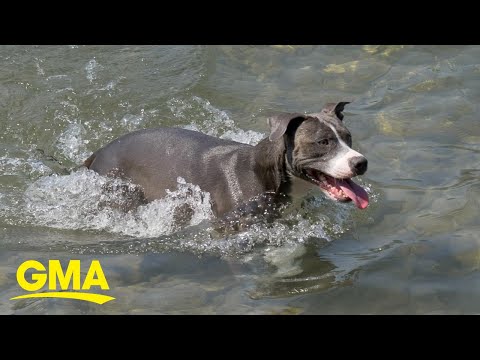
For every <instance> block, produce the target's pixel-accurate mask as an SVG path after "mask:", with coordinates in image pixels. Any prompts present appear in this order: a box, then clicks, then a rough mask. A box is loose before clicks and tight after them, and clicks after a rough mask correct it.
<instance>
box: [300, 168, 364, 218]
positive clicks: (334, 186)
mask: <svg viewBox="0 0 480 360" xmlns="http://www.w3.org/2000/svg"><path fill="white" fill-rule="evenodd" d="M305 175H306V177H307V178H308V179H309V180H310V181H311V182H313V183H314V184H315V185H318V186H319V187H320V189H322V190H323V191H324V192H325V193H326V194H327V195H329V196H330V197H331V198H332V199H334V200H337V201H353V202H354V203H355V205H356V206H357V207H358V208H359V209H365V208H366V207H367V206H368V194H367V192H366V191H365V189H363V188H362V187H361V186H360V185H358V184H356V183H354V182H353V181H352V179H336V178H334V177H332V176H329V175H326V174H324V173H322V172H320V171H317V170H313V169H308V170H306V171H305Z"/></svg>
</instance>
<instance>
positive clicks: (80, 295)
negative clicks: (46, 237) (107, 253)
mask: <svg viewBox="0 0 480 360" xmlns="http://www.w3.org/2000/svg"><path fill="white" fill-rule="evenodd" d="M29 269H34V270H36V272H34V273H33V274H32V275H31V279H29V280H27V279H26V278H25V275H26V274H25V273H26V272H27V270H29ZM47 280H48V290H50V291H48V292H39V293H34V294H27V295H20V296H16V297H13V298H11V299H10V300H17V299H26V298H46V297H49V298H53V297H55V298H63V299H76V300H85V301H91V302H94V303H97V304H104V303H106V302H107V301H111V300H114V299H115V298H114V297H111V296H107V295H102V294H93V293H87V292H79V291H78V290H90V288H91V287H92V286H98V287H100V289H102V290H110V287H109V286H108V282H107V279H106V277H105V274H104V273H103V269H102V266H101V265H100V261H98V260H93V261H92V262H91V264H90V267H89V268H88V271H87V275H86V276H85V279H84V280H83V284H82V283H81V271H80V260H70V261H69V263H68V266H67V269H66V271H63V269H62V265H61V264H60V260H49V261H48V271H47V269H46V268H45V266H44V265H43V264H42V263H41V262H39V261H36V260H27V261H25V262H24V263H22V264H21V265H20V266H19V267H18V269H17V282H18V285H20V287H21V288H22V289H24V290H26V291H38V290H40V289H42V288H43V287H44V286H45V285H46V284H47ZM57 284H58V285H59V289H60V290H63V291H61V292H58V291H55V290H57ZM70 284H71V285H72V288H71V290H76V291H66V290H69V286H70Z"/></svg>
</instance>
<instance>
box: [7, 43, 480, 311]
mask: <svg viewBox="0 0 480 360" xmlns="http://www.w3.org/2000/svg"><path fill="white" fill-rule="evenodd" d="M479 56H480V47H479V46H398V45H396V46H76V45H71V46H2V47H0V59H1V60H2V67H1V69H0V151H1V152H0V313H1V314H149V313H154V314H332V313H333V314H392V313H393V314H457V313H460V314H465V313H468V314H469V313H479V312H480V305H479V304H480V301H478V300H479V299H480V289H479V288H477V287H476V284H477V283H478V281H479V280H480V276H479V272H478V270H479V268H480V238H479V235H478V233H479V232H478V230H479V228H480V226H479V222H478V212H479V206H480V200H479V199H480V170H479V160H478V155H479V152H480V145H479V144H480V130H479V129H480V128H479V127H478V120H477V116H476V113H477V112H476V110H478V105H477V103H478V98H479V97H480V87H479V86H478V83H479V80H480V65H479V64H478V58H479ZM333 101H335V102H336V101H352V103H351V104H349V105H348V106H347V108H346V110H345V112H344V113H345V120H344V121H345V123H346V124H347V126H348V128H349V129H350V131H351V132H352V134H353V147H354V148H355V149H356V150H358V151H360V152H362V153H363V154H364V155H365V156H366V157H367V158H368V160H369V170H368V172H367V173H366V174H365V175H364V176H362V177H361V179H359V180H358V182H359V183H361V184H362V185H363V186H364V187H366V188H367V191H368V193H369V195H370V198H371V201H370V206H369V207H368V208H367V209H366V210H363V211H360V210H358V209H356V208H355V207H354V206H353V205H352V204H338V203H333V202H332V201H330V200H327V199H326V198H324V196H323V195H322V194H321V193H320V192H317V191H313V192H310V193H308V194H306V195H305V197H303V198H301V199H297V201H296V203H295V204H294V205H293V206H292V207H291V208H289V209H287V210H286V211H285V214H284V216H283V218H282V219H280V220H278V221H276V222H274V223H273V224H271V225H268V224H258V225H255V227H254V228H251V229H249V230H247V231H245V232H241V233H233V234H228V235H225V236H223V235H219V234H218V233H217V232H215V231H213V230H212V229H211V226H210V225H211V219H212V213H211V210H210V208H209V206H208V197H209V194H208V193H204V192H202V190H201V189H199V188H198V187H197V186H195V184H188V183H186V182H185V181H184V180H183V179H181V178H179V179H178V187H177V189H176V190H175V191H171V192H169V193H168V194H166V197H165V198H164V199H160V200H157V201H155V202H152V203H150V204H148V205H146V206H142V207H140V208H139V209H138V210H136V211H131V212H128V213H124V212H122V211H119V210H118V209H116V208H115V207H112V206H108V204H111V203H112V202H115V203H118V202H119V201H120V202H121V201H122V199H119V198H118V197H115V195H108V194H105V193H104V192H102V187H103V186H106V185H108V186H113V187H120V186H126V187H130V188H132V187H134V185H133V184H128V183H122V182H121V181H119V180H115V181H113V182H112V180H109V179H106V178H104V177H101V176H99V175H97V174H94V173H92V172H89V171H85V170H82V169H80V170H75V167H76V166H77V165H78V164H80V163H81V162H82V161H83V160H84V159H85V158H86V157H88V156H89V155H90V154H91V152H93V151H94V150H96V149H98V148H99V147H101V146H103V145H104V144H106V143H107V142H109V141H111V140H113V139H114V138H116V137H118V136H120V135H122V134H125V133H127V132H130V131H133V130H136V129H142V128H148V127H155V126H159V125H162V126H177V127H183V128H189V129H195V130H197V131H202V132H205V133H207V134H210V135H214V136H218V137H221V138H226V139H233V140H236V141H240V142H244V143H249V144H256V143H257V142H258V141H259V140H261V139H262V138H263V137H264V136H265V135H266V134H267V131H268V128H267V123H266V116H267V115H268V114H269V113H270V112H272V111H282V110H285V111H296V112H302V113H303V112H316V111H319V110H320V109H321V107H322V105H324V104H325V103H327V102H333ZM184 203H189V204H190V206H191V207H192V208H193V210H194V213H193V217H192V220H191V221H190V223H189V224H186V225H179V224H177V223H176V222H175V221H174V209H175V207H177V206H179V205H181V204H184ZM102 204H103V206H102ZM105 204H107V205H105ZM29 259H36V260H39V261H41V262H43V263H47V262H48V260H49V259H60V260H62V261H68V260H70V259H80V260H81V261H82V263H89V262H90V261H91V260H92V259H99V260H100V262H101V264H102V267H103V270H104V273H105V275H106V277H107V278H108V282H109V285H110V289H111V290H110V291H109V292H108V294H109V295H111V296H114V297H115V298H116V300H114V301H112V302H109V303H107V304H105V305H96V304H93V303H87V302H81V301H75V300H66V299H31V300H15V301H12V300H9V299H10V298H11V297H13V296H17V295H21V294H23V293H24V292H23V291H22V289H20V288H19V286H18V284H17V282H16V270H17V267H18V266H19V265H20V264H21V263H22V262H24V261H26V260H29Z"/></svg>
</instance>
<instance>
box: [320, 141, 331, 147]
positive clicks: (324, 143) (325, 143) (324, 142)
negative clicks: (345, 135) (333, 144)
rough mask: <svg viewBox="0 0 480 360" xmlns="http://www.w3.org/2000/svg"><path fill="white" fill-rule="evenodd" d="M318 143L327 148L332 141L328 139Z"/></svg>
mask: <svg viewBox="0 0 480 360" xmlns="http://www.w3.org/2000/svg"><path fill="white" fill-rule="evenodd" d="M318 143H319V144H320V145H325V146H327V145H328V144H329V143H330V141H329V140H328V139H323V140H320V141H319V142H318Z"/></svg>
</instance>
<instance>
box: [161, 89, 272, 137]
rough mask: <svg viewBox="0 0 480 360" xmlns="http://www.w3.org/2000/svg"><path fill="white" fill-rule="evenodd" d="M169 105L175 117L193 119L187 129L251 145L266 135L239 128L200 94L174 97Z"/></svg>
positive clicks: (223, 112)
mask: <svg viewBox="0 0 480 360" xmlns="http://www.w3.org/2000/svg"><path fill="white" fill-rule="evenodd" d="M168 106H169V108H170V111H171V112H172V114H173V115H174V116H175V117H177V118H179V119H182V120H187V121H191V122H190V124H188V125H185V126H184V128H185V129H189V130H195V131H200V132H203V133H205V134H207V135H211V136H216V137H219V138H221V139H228V140H234V141H238V142H241V143H244V144H250V145H256V144H257V143H258V142H259V141H260V140H262V139H263V138H264V137H265V136H266V135H265V134H262V133H259V132H256V131H252V130H247V131H245V130H243V129H240V128H238V127H237V126H236V125H235V122H234V121H233V120H232V119H230V117H229V116H228V114H227V113H226V112H225V111H222V110H219V109H217V108H216V107H214V106H213V105H212V104H210V102H209V101H208V100H204V99H202V98H200V97H198V96H193V97H192V98H191V99H189V100H181V99H177V98H173V99H171V100H169V101H168Z"/></svg>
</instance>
